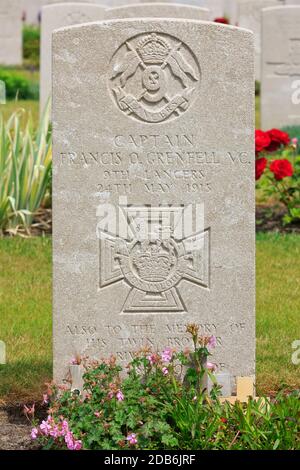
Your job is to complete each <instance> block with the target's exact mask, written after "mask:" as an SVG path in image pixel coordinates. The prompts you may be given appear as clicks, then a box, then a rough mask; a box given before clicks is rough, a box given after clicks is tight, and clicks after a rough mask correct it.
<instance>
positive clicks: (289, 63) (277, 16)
mask: <svg viewBox="0 0 300 470" xmlns="http://www.w3.org/2000/svg"><path fill="white" fill-rule="evenodd" d="M262 21H263V28H262V82H261V126H262V128H263V129H265V130H267V129H271V128H273V127H279V128H281V127H283V126H287V125H300V27H299V25H300V6H285V7H276V8H266V9H264V10H263V14H262Z"/></svg>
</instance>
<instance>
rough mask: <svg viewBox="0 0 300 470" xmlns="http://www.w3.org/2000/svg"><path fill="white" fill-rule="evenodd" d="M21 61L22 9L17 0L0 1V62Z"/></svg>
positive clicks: (10, 63)
mask: <svg viewBox="0 0 300 470" xmlns="http://www.w3.org/2000/svg"><path fill="white" fill-rule="evenodd" d="M21 63H22V11H21V5H20V2H19V0H2V1H1V3H0V64H2V65H20V64H21Z"/></svg>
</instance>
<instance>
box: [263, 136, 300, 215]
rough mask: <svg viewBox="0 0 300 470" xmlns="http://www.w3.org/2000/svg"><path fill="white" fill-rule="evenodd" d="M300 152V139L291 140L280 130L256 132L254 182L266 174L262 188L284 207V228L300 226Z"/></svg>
mask: <svg viewBox="0 0 300 470" xmlns="http://www.w3.org/2000/svg"><path fill="white" fill-rule="evenodd" d="M299 150H300V147H299V146H298V138H297V137H294V138H293V139H292V140H291V139H290V136H289V134H287V133H286V132H283V131H281V130H279V129H270V130H269V131H266V132H264V131H262V130H260V129H257V130H256V131H255V153H256V161H255V179H256V180H259V179H260V178H261V176H262V175H263V174H265V175H264V178H263V180H262V182H261V183H260V185H259V188H260V189H261V190H262V191H263V193H265V195H266V196H267V197H268V198H270V197H271V198H274V199H275V200H277V201H279V202H280V203H281V204H283V205H284V206H285V208H286V210H287V211H286V213H285V214H284V216H283V219H282V221H283V224H289V223H292V222H298V223H300V153H299ZM291 162H292V163H291ZM283 180H284V181H283Z"/></svg>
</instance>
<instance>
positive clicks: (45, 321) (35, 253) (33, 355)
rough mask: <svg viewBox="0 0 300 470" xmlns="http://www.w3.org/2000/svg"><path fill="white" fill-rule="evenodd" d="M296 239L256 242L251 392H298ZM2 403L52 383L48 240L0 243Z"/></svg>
mask: <svg viewBox="0 0 300 470" xmlns="http://www.w3.org/2000/svg"><path fill="white" fill-rule="evenodd" d="M299 260H300V237H299V236H296V235H294V236H293V235H285V236H284V235H276V234H266V235H263V234H260V235H258V237H257V385H258V392H259V393H270V392H272V391H274V390H277V389H278V388H279V387H280V385H281V384H282V383H286V384H288V385H289V387H290V388H295V387H300V373H299V372H300V365H298V366H296V365H293V364H292V362H291V355H292V352H293V350H292V348H291V343H292V342H293V341H294V340H296V339H300V321H299V315H300V285H299V279H300V263H299ZM0 266H1V271H0V318H1V323H0V339H2V340H3V341H5V342H6V345H7V359H8V363H7V365H2V366H0V401H1V398H2V400H6V401H11V402H16V401H17V402H23V401H28V400H30V399H33V398H35V399H36V398H38V399H39V397H40V394H41V391H42V389H43V383H44V382H45V381H49V380H51V367H52V364H51V357H52V349H51V240H50V239H42V238H35V239H20V238H5V239H0Z"/></svg>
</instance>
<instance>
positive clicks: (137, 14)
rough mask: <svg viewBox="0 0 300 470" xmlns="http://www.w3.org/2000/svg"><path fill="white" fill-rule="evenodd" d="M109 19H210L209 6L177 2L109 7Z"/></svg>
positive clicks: (107, 15)
mask: <svg viewBox="0 0 300 470" xmlns="http://www.w3.org/2000/svg"><path fill="white" fill-rule="evenodd" d="M105 16H106V18H107V19H114V18H119V19H121V18H147V17H154V18H155V17H156V18H187V19H194V20H208V19H209V10H208V9H207V8H199V7H194V6H192V5H181V4H178V3H177V4H176V3H136V4H132V5H124V6H121V7H114V8H108V9H107V10H106V12H105Z"/></svg>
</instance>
